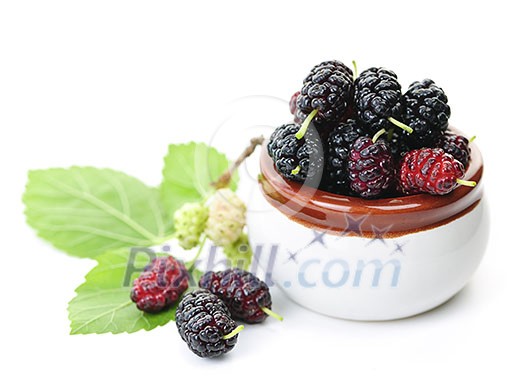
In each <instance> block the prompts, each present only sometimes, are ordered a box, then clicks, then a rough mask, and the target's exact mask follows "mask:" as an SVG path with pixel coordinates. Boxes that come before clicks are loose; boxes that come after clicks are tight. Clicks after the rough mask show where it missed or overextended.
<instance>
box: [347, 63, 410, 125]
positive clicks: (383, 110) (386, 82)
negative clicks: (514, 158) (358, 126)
mask: <svg viewBox="0 0 525 384" xmlns="http://www.w3.org/2000/svg"><path fill="white" fill-rule="evenodd" d="M354 100H355V106H356V109H357V116H358V118H359V120H360V121H361V122H362V123H363V125H364V126H365V127H368V128H369V129H370V130H372V131H374V132H377V131H380V130H381V129H385V130H388V129H389V128H393V127H394V126H393V125H392V122H397V120H399V119H401V116H402V93H401V85H400V84H399V82H398V81H397V75H396V74H395V73H394V72H392V71H390V70H388V69H386V68H375V67H373V68H369V69H367V70H365V71H363V72H362V73H361V74H360V75H359V76H358V77H357V79H356V80H355V95H354Z"/></svg>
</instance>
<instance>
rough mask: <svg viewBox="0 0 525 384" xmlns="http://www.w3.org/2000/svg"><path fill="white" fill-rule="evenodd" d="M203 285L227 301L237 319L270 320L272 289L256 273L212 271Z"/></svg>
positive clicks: (202, 280)
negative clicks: (267, 318)
mask: <svg viewBox="0 0 525 384" xmlns="http://www.w3.org/2000/svg"><path fill="white" fill-rule="evenodd" d="M199 286H200V287H201V288H205V289H208V290H209V291H210V292H212V293H214V294H215V295H217V296H218V297H219V298H220V299H221V300H222V301H224V303H225V304H226V306H227V307H228V309H229V310H230V312H231V314H232V316H233V318H234V319H238V320H242V321H245V322H247V323H260V322H262V321H264V319H266V317H268V315H267V314H266V313H265V309H267V310H268V309H271V308H272V297H271V296H270V290H269V289H268V286H267V285H266V284H265V283H264V282H263V281H261V280H259V279H258V278H257V276H255V275H254V274H252V273H250V272H247V271H243V270H242V269H239V268H233V269H227V270H225V271H223V272H212V271H209V272H207V273H206V274H204V275H203V276H202V277H201V279H200V281H199ZM266 312H268V311H266Z"/></svg>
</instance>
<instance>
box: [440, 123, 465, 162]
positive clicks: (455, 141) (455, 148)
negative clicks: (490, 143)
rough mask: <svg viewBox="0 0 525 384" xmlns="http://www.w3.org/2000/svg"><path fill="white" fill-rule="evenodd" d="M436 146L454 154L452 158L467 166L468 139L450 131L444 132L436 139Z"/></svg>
mask: <svg viewBox="0 0 525 384" xmlns="http://www.w3.org/2000/svg"><path fill="white" fill-rule="evenodd" d="M436 146H437V147H439V148H442V149H443V150H444V151H445V152H446V153H450V154H451V155H452V156H454V159H456V160H458V161H459V162H460V163H461V164H463V167H465V169H467V168H468V164H469V162H470V146H469V139H467V138H466V137H464V136H461V135H456V134H454V133H452V132H445V134H444V135H443V136H441V137H440V138H439V139H438V141H437V144H436Z"/></svg>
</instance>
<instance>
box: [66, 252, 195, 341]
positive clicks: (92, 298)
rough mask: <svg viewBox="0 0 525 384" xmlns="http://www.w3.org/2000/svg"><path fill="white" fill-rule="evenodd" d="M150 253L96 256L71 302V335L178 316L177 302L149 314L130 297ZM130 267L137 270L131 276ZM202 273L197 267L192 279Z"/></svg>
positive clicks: (144, 326) (151, 324) (134, 327)
mask: <svg viewBox="0 0 525 384" xmlns="http://www.w3.org/2000/svg"><path fill="white" fill-rule="evenodd" d="M149 255H151V253H149V254H148V253H146V252H137V253H136V254H135V258H134V259H133V258H131V259H130V251H129V250H127V251H126V250H120V251H114V252H110V253H106V254H104V255H102V256H99V257H98V258H97V261H98V265H97V266H96V267H95V268H93V269H92V270H91V271H90V272H89V273H88V274H87V275H86V281H85V282H84V284H82V285H81V286H79V287H78V288H77V289H76V291H75V292H76V293H77V296H76V297H75V298H74V299H73V300H71V302H70V303H69V308H68V310H69V319H70V321H71V334H72V335H76V334H90V333H98V334H100V333H109V332H111V333H124V332H126V333H133V332H137V331H139V330H146V331H149V330H152V329H154V328H156V327H158V326H161V325H164V324H166V323H168V322H170V321H172V320H175V311H176V309H177V307H176V305H175V306H173V307H171V308H170V309H169V310H167V311H164V312H161V313H157V314H148V313H144V312H142V311H140V310H138V309H137V307H136V306H135V303H133V302H132V301H131V300H130V292H131V285H132V284H133V280H134V278H136V277H137V276H138V274H139V273H140V270H141V269H143V268H144V267H145V266H146V265H147V264H148V263H149V261H150V256H149ZM157 256H160V255H157ZM128 268H130V270H133V271H134V273H132V274H131V275H130V276H128V277H129V278H127V273H126V272H127V269H128ZM199 274H202V273H201V272H200V271H198V270H194V272H193V281H197V282H198V279H199V277H200V275H199ZM126 283H128V284H126Z"/></svg>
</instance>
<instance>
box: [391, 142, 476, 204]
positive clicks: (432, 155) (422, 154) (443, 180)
mask: <svg viewBox="0 0 525 384" xmlns="http://www.w3.org/2000/svg"><path fill="white" fill-rule="evenodd" d="M464 176H465V168H464V167H463V165H462V164H461V163H460V162H459V161H458V160H456V159H454V157H453V156H452V155H450V154H448V153H445V151H443V150H442V149H441V148H422V149H415V150H412V151H410V152H408V153H407V154H406V155H405V156H404V157H403V159H402V160H401V163H400V168H399V172H398V183H399V187H400V190H401V191H402V192H403V193H405V194H415V193H429V194H431V195H446V194H447V193H450V192H452V191H453V190H454V189H455V188H456V187H457V186H458V185H459V184H462V185H466V186H471V187H472V186H475V185H476V184H475V183H474V182H471V181H463V180H462V178H463V177H464Z"/></svg>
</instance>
